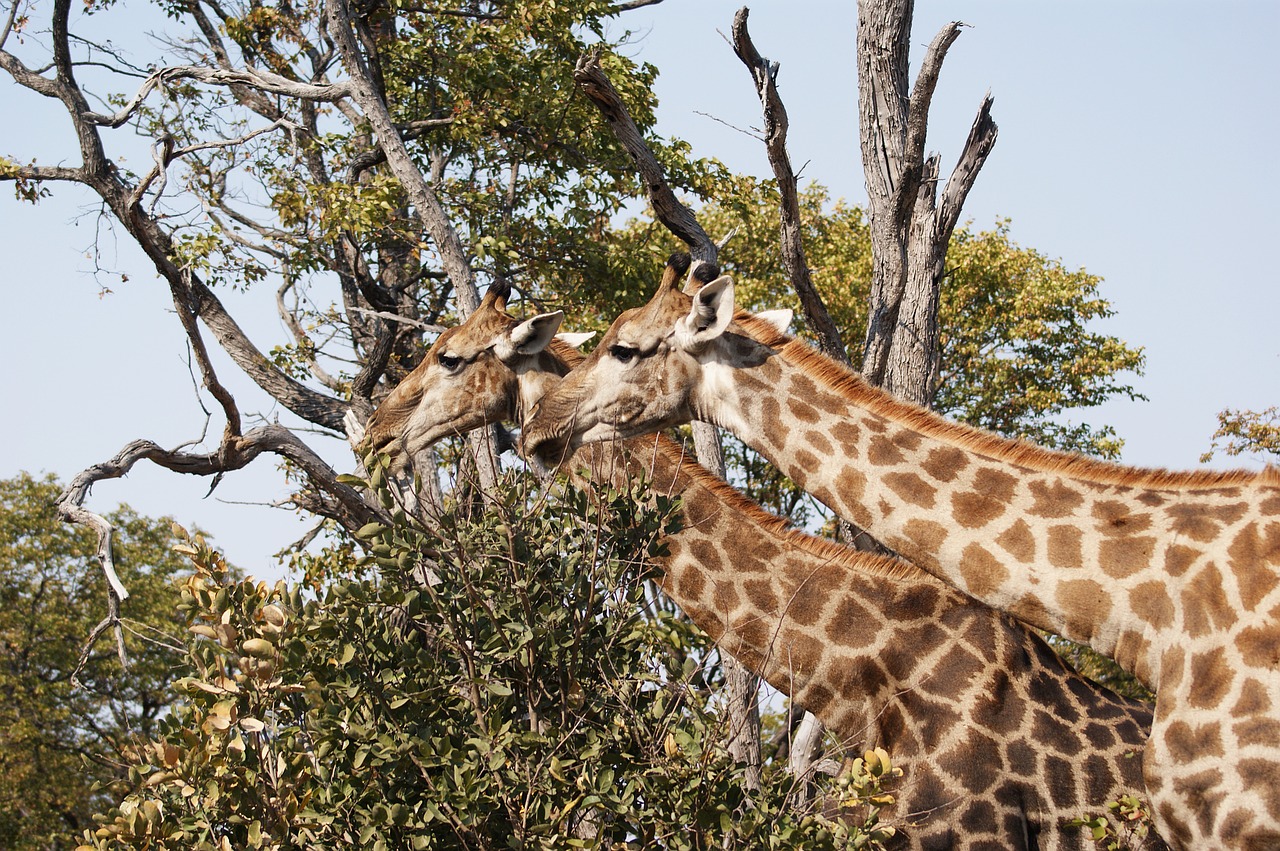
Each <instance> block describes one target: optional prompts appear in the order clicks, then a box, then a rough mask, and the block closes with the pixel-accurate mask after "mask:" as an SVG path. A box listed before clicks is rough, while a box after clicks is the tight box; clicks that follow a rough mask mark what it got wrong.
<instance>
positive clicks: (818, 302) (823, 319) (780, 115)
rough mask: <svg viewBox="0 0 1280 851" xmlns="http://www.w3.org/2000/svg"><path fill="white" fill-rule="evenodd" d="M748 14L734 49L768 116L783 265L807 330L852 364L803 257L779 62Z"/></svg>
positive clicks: (742, 16)
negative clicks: (756, 38) (755, 35)
mask: <svg viewBox="0 0 1280 851" xmlns="http://www.w3.org/2000/svg"><path fill="white" fill-rule="evenodd" d="M749 14H750V12H749V10H748V9H747V8H746V7H745V6H744V7H743V8H741V9H739V10H738V13H737V14H736V15H735V16H734V18H733V49H734V52H736V53H737V54H738V58H739V59H741V60H742V64H744V65H746V66H747V70H748V71H750V72H751V78H752V80H754V81H755V84H756V93H757V94H758V95H759V96H760V106H761V108H762V110H763V113H764V143H765V150H766V151H767V152H768V155H769V164H770V165H771V166H773V174H774V177H775V178H776V179H777V182H778V194H779V201H780V211H779V212H780V218H781V225H780V238H781V245H782V264H783V267H784V268H785V269H786V270H787V276H788V277H789V278H790V279H791V285H792V286H793V287H794V288H795V291H796V295H798V296H799V297H800V307H801V309H802V310H803V311H804V316H805V319H806V320H807V321H808V323H809V328H810V329H811V330H812V331H813V333H814V336H816V337H817V340H818V345H819V347H820V348H821V349H822V351H823V352H825V353H826V354H827V355H828V356H829V357H833V358H835V359H836V360H838V361H841V362H843V363H846V364H847V363H849V353H848V352H847V351H846V350H845V346H844V340H843V339H842V337H841V335H840V329H839V328H838V327H837V326H836V323H835V322H834V321H832V319H831V314H830V313H828V312H827V306H826V305H825V304H823V302H822V296H821V294H819V292H818V290H817V288H816V287H814V285H813V278H812V277H811V276H810V274H809V264H808V262H807V260H806V259H805V253H804V242H803V240H802V238H801V234H802V230H801V229H802V223H801V221H800V200H799V196H798V193H797V186H796V183H797V181H796V175H795V171H794V170H793V169H792V168H791V157H790V156H788V154H787V127H788V122H787V109H786V107H785V106H784V105H783V103H782V98H781V96H779V94H778V85H777V82H778V80H777V75H778V67H779V66H778V63H776V62H769V61H768V60H766V59H765V58H764V57H763V56H761V55H760V52H759V51H758V50H756V46H755V44H753V43H752V41H751V34H750V33H749V32H748V31H747V16H748V15H749Z"/></svg>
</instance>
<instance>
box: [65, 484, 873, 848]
mask: <svg viewBox="0 0 1280 851" xmlns="http://www.w3.org/2000/svg"><path fill="white" fill-rule="evenodd" d="M377 469H378V468H377V466H376V465H375V470H377ZM376 478H378V479H381V476H376ZM496 497H497V499H495V500H493V501H492V502H491V504H490V505H489V507H488V510H487V511H485V512H482V513H480V516H478V517H473V516H468V515H469V514H470V513H472V512H470V511H469V510H468V511H459V510H446V513H445V515H444V516H442V517H440V518H439V520H438V530H437V531H428V530H426V529H424V528H422V527H421V526H419V525H417V524H415V523H413V522H412V521H410V520H407V519H405V518H404V517H403V514H400V515H398V517H397V521H396V522H395V524H394V525H393V526H382V525H380V524H371V525H370V526H367V527H365V529H363V530H361V535H362V536H363V538H364V540H363V543H364V545H365V547H366V552H367V553H368V554H367V555H365V556H363V557H361V558H358V559H357V558H353V557H352V556H351V555H350V550H348V549H342V548H339V549H335V550H333V551H332V553H331V554H330V555H331V557H332V562H331V563H330V564H329V565H328V575H329V576H330V577H332V578H331V580H330V581H329V583H328V585H327V588H326V589H325V590H324V591H323V593H320V594H319V595H317V596H314V597H311V596H309V595H305V594H304V593H303V592H302V591H301V590H300V589H299V588H298V587H289V586H287V585H285V584H283V583H280V584H277V585H276V586H275V587H268V586H266V585H265V584H264V583H260V582H254V581H252V580H243V581H234V580H233V579H231V578H230V577H229V576H228V575H227V573H226V567H225V564H224V563H223V561H222V558H221V556H220V555H219V554H218V553H217V552H216V551H214V550H212V549H211V548H210V547H208V546H207V544H205V542H203V541H202V540H201V539H199V538H194V539H191V540H190V541H189V542H188V543H187V544H185V545H183V548H184V551H185V552H187V554H188V555H189V556H190V557H191V559H192V562H193V564H194V565H195V574H194V575H193V576H192V577H191V579H190V580H189V581H188V582H187V583H186V586H185V588H184V589H183V593H182V599H183V603H182V605H183V607H184V610H185V612H186V614H187V616H188V617H189V618H190V621H191V639H190V641H189V643H188V653H189V656H190V662H191V665H192V667H193V669H194V670H195V672H196V674H195V675H194V676H191V677H187V678H184V679H183V680H181V681H180V682H179V683H178V684H177V685H178V688H179V690H180V691H181V692H182V694H183V696H184V701H183V703H182V705H181V706H180V707H179V708H178V709H177V710H176V711H175V712H174V713H173V715H172V716H171V717H170V719H169V721H168V724H167V727H166V729H165V730H164V733H163V735H162V736H161V737H160V739H159V740H158V741H156V742H155V743H154V744H153V745H152V746H150V747H148V748H144V749H141V750H140V751H139V753H138V754H137V765H135V766H134V767H133V769H132V771H131V779H132V780H133V781H134V784H135V785H134V788H133V791H132V792H131V793H130V794H129V795H128V796H127V797H126V798H125V799H124V800H122V801H121V802H120V804H119V806H118V807H117V808H115V809H113V810H112V811H111V812H109V813H107V814H106V815H104V816H101V817H100V819H101V826H100V827H99V828H98V829H97V830H96V831H89V832H86V834H85V842H86V844H87V845H88V847H94V848H99V849H110V848H148V849H184V851H186V849H193V848H194V849H224V848H226V849H230V848H234V849H245V848H275V849H284V848H309V849H325V848H335V849H336V848H343V849H346V848H352V847H357V848H373V849H383V848H389V849H401V848H413V849H436V848H512V849H533V848H539V849H541V848H574V847H588V848H625V847H645V848H670V849H712V848H716V849H721V848H726V847H729V848H762V847H769V848H788V847H799V846H801V845H803V847H806V848H823V847H827V848H835V847H848V846H851V845H852V844H853V843H854V840H855V837H857V836H860V835H861V834H860V833H859V831H858V830H856V829H850V828H848V827H845V826H838V825H835V824H833V823H832V822H829V821H827V820H826V819H824V818H822V817H820V816H817V815H814V814H809V813H804V812H797V811H795V810H794V809H793V808H792V807H791V806H790V805H789V804H790V801H791V798H790V793H791V784H792V782H793V781H792V779H791V778H790V777H789V776H788V775H786V773H785V772H784V771H782V770H772V769H770V770H767V771H766V773H765V774H766V776H765V781H764V784H763V788H761V789H759V790H755V791H751V792H748V791H747V790H746V789H745V787H744V785H743V780H742V776H743V775H742V772H741V770H740V768H739V766H737V765H736V764H735V763H734V762H733V761H732V760H731V759H730V757H729V755H728V752H727V750H726V746H725V742H726V730H725V729H724V726H723V723H722V721H721V720H720V719H719V718H718V717H717V716H716V715H714V714H713V713H712V712H711V711H710V710H709V709H708V706H709V703H710V702H709V701H708V692H707V688H706V687H707V683H705V682H704V681H703V678H702V674H703V670H702V669H701V668H700V667H699V666H698V665H696V664H693V663H690V662H689V661H688V660H689V659H691V658H693V659H697V658H699V657H701V656H705V655H706V654H707V653H708V652H709V651H710V648H709V646H708V645H707V642H706V639H705V637H704V636H703V635H702V634H701V633H700V632H699V631H697V630H696V629H694V628H692V627H691V626H689V625H688V624H687V623H685V622H683V621H682V620H681V619H678V618H674V617H671V616H669V615H666V614H663V613H662V611H661V608H660V607H653V606H651V605H649V603H650V599H649V595H650V593H651V592H650V591H648V590H647V588H649V587H650V586H649V585H647V584H646V583H645V582H644V581H643V578H644V576H645V571H646V570H647V569H648V568H647V566H646V563H647V560H646V557H647V556H649V555H651V554H653V553H655V552H656V550H657V549H658V548H659V547H661V546H662V544H661V540H660V539H661V536H662V534H663V533H664V532H665V531H667V530H670V529H671V528H672V524H673V522H674V521H673V505H672V504H670V503H669V502H668V503H660V504H658V505H657V506H656V507H650V506H649V504H648V502H647V501H645V500H642V499H638V498H637V494H615V493H611V494H605V495H602V496H599V497H596V496H593V495H589V494H586V493H583V492H580V491H577V490H568V491H567V492H565V493H563V494H550V493H546V492H542V491H538V490H532V489H530V486H529V485H528V484H527V479H525V478H523V477H521V478H520V479H519V480H506V481H504V482H503V484H502V486H501V493H500V494H497V495H496ZM313 567H314V566H313ZM313 572H314V571H313ZM691 648H692V650H693V652H692V654H691V653H690V652H689V651H690V649H691ZM855 817H856V812H855ZM867 838H868V837H866V836H863V837H862V839H861V840H858V844H857V847H874V846H868V845H866V844H865V843H866V841H867Z"/></svg>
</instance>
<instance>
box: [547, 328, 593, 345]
mask: <svg viewBox="0 0 1280 851" xmlns="http://www.w3.org/2000/svg"><path fill="white" fill-rule="evenodd" d="M595 335H596V332H595V331H561V332H560V333H559V334H556V339H557V340H559V341H560V342H562V343H568V344H569V345H571V346H573V347H574V348H575V349H580V348H582V344H583V343H585V342H587V340H590V339H591V338H592V337H594V336H595Z"/></svg>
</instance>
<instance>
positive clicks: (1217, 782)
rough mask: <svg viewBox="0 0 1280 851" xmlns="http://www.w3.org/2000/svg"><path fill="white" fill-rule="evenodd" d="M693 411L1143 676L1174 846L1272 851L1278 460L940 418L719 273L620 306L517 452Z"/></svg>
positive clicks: (1162, 807) (993, 600)
mask: <svg viewBox="0 0 1280 851" xmlns="http://www.w3.org/2000/svg"><path fill="white" fill-rule="evenodd" d="M704 293H705V294H704ZM713 313H714V314H715V318H712V317H711V314H713ZM726 316H729V317H732V320H731V321H726V320H725V317H726ZM715 329H723V330H722V331H720V332H719V333H714V331H715ZM692 419H698V420H703V421H706V422H711V423H714V424H716V425H719V426H722V427H724V428H727V429H729V430H730V431H732V432H733V433H734V434H736V435H737V436H738V437H739V438H740V439H742V440H743V441H744V442H746V443H747V444H748V445H750V446H751V447H752V448H753V449H755V450H756V451H758V452H760V453H761V454H762V455H764V456H765V457H766V458H768V459H769V460H770V461H771V462H772V463H774V464H775V465H776V466H778V467H779V469H781V470H782V471H783V472H784V473H785V474H786V475H788V476H789V477H790V478H791V479H792V480H793V481H795V482H796V483H797V484H798V485H800V486H801V487H802V488H804V489H805V490H807V491H808V492H809V493H811V494H812V495H813V496H815V497H816V498H817V499H819V500H820V501H822V502H824V503H825V504H827V505H828V506H830V507H831V508H832V509H833V510H835V511H836V512H837V513H838V514H840V515H841V516H843V517H845V518H846V519H848V520H850V521H852V522H854V523H856V524H857V525H859V526H861V527H862V528H864V529H867V530H868V531H870V532H871V533H872V534H873V535H875V536H876V537H877V538H879V539H880V540H881V541H883V542H884V543H886V544H888V545H889V546H890V547H892V548H893V549H894V550H895V551H897V552H898V553H900V554H902V555H903V556H905V557H906V558H907V559H909V560H910V561H912V562H913V563H915V564H917V565H919V566H921V567H922V568H924V569H925V570H927V571H929V572H930V573H932V574H934V575H936V576H938V577H940V578H941V579H943V580H945V581H946V582H948V583H949V584H951V585H953V586H955V587H957V588H959V589H961V590H963V591H965V592H966V593H968V594H971V595H972V596H973V597H975V598H976V599H978V600H981V601H983V602H985V603H987V604H989V605H991V606H993V607H995V608H997V609H1000V610H1002V611H1006V612H1009V613H1011V614H1013V615H1015V616H1016V617H1018V618H1020V619H1021V620H1023V621H1025V622H1027V623H1030V624H1032V625H1034V626H1037V627H1041V628H1044V629H1047V630H1050V631H1052V632H1056V633H1058V634H1061V635H1066V636H1067V637H1069V638H1072V639H1074V640H1076V641H1080V642H1082V643H1085V644H1088V645H1090V646H1092V647H1093V648H1095V649H1096V650H1098V651H1100V652H1102V653H1104V654H1107V655H1109V656H1112V657H1113V658H1115V659H1116V661H1117V662H1118V663H1119V664H1120V665H1121V666H1122V667H1124V668H1125V669H1126V670H1128V671H1130V672H1132V673H1134V674H1135V675H1137V676H1138V677H1139V678H1140V679H1142V680H1143V681H1144V682H1146V683H1147V684H1148V685H1149V686H1151V687H1152V688H1153V689H1155V690H1156V691H1157V703H1156V718H1155V727H1154V729H1153V733H1152V737H1151V741H1150V743H1149V744H1148V747H1147V749H1146V753H1145V755H1144V771H1145V776H1146V781H1147V786H1148V789H1149V791H1150V794H1151V798H1152V803H1153V806H1154V808H1155V814H1156V817H1157V821H1158V823H1159V824H1160V825H1161V830H1162V833H1164V834H1165V838H1166V839H1168V840H1169V841H1170V842H1171V843H1172V844H1174V845H1177V846H1179V847H1184V848H1192V847H1194V848H1197V849H1203V848H1232V849H1245V848H1255V847H1258V848H1261V847H1268V848H1276V847H1280V472H1277V471H1276V470H1274V469H1271V470H1268V471H1265V472H1263V473H1260V474H1253V473H1244V472H1235V473H1204V472H1195V473H1168V472H1164V471H1149V470H1136V469H1131V468H1125V467H1121V466H1118V465H1112V464H1106V463H1103V462H1099V461H1095V460H1091V459H1087V458H1084V457H1081V456H1075V455H1068V454H1064V453H1058V452H1052V451H1049V450H1045V449H1041V448H1038V447H1035V446H1032V445H1030V444H1026V443H1019V442H1015V441H1010V440H1005V439H1003V438H1001V437H998V436H996V435H993V434H990V433H987V432H984V431H981V430H978V429H974V428H971V427H968V426H965V425H962V424H958V423H954V422H950V421H947V420H945V419H943V418H942V417H939V416H937V415H935V414H933V413H931V412H929V411H926V410H924V409H921V408H918V407H916V406H913V405H908V404H906V403H903V402H901V401H899V400H896V399H894V398H893V397H891V396H890V395H888V394H887V393H884V392H883V391H880V390H878V389H876V388H874V387H871V386H870V385H868V384H867V383H866V382H865V381H863V380H862V379H861V377H860V376H858V375H857V374H856V373H854V372H852V371H850V370H848V369H846V368H845V367H843V366H842V365H840V364H837V363H835V362H834V361H832V360H830V359H829V358H826V357H824V356H823V355H821V354H819V353H818V352H816V351H814V350H813V349H812V348H811V347H809V346H807V345H806V344H804V343H803V342H800V341H797V340H794V339H792V338H789V337H787V336H786V335H785V334H782V333H779V332H778V331H777V330H776V329H775V328H773V327H771V326H770V325H769V324H768V323H764V322H760V321H759V320H757V319H755V318H753V317H751V316H750V315H749V314H745V313H735V312H734V305H733V289H732V285H731V284H729V283H726V282H724V281H715V282H713V283H712V284H709V285H707V287H705V288H704V289H703V290H700V291H698V292H695V293H694V294H692V295H690V294H688V293H686V292H682V291H681V289H680V288H679V287H678V286H672V285H670V284H669V283H668V282H665V281H664V284H663V285H661V286H660V287H659V289H658V292H657V293H656V294H655V296H654V297H653V298H652V299H651V300H650V301H649V302H648V303H647V304H646V305H645V306H643V307H641V308H637V309H635V310H630V311H627V312H625V313H623V314H622V315H621V316H619V317H618V319H617V320H616V321H615V322H614V323H613V325H612V326H611V327H610V328H609V330H608V332H607V333H606V334H605V336H604V338H603V339H602V340H601V343H600V346H599V347H598V348H597V349H596V351H595V352H593V353H592V355H591V356H590V357H588V358H587V359H586V360H585V362H583V363H582V364H581V365H580V366H578V367H577V368H575V369H574V370H573V371H572V372H571V373H570V374H569V375H568V376H567V377H566V378H565V379H564V380H563V381H562V382H560V383H559V384H558V385H556V386H555V387H554V388H553V389H552V390H551V391H550V392H549V393H548V394H547V395H545V396H544V397H543V398H542V399H541V401H540V402H539V405H538V409H537V411H536V412H535V414H534V416H533V417H532V419H531V421H530V422H529V423H528V427H527V429H526V432H525V437H524V439H525V449H526V451H527V452H533V453H535V454H538V455H540V456H543V457H556V456H558V455H560V454H562V453H563V452H565V451H567V450H568V449H572V448H576V447H578V446H580V445H582V444H583V443H584V442H586V441H592V440H607V439H612V438H629V437H634V436H637V435H641V434H645V433H648V432H651V431H655V430H659V429H662V428H666V427H668V426H673V425H678V424H680V423H684V422H688V421H689V420H692Z"/></svg>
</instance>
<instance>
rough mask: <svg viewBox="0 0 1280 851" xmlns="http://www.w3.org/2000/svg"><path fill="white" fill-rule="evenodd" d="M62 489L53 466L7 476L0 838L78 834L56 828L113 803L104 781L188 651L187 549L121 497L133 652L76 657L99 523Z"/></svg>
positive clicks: (115, 774)
mask: <svg viewBox="0 0 1280 851" xmlns="http://www.w3.org/2000/svg"><path fill="white" fill-rule="evenodd" d="M60 490H61V487H60V486H59V484H58V482H57V480H55V479H54V478H53V477H45V478H42V479H40V478H35V477H33V476H30V475H28V474H26V473H22V474H19V475H18V476H16V477H14V478H11V479H5V480H3V481H0V603H2V605H0V694H3V695H4V696H5V699H4V701H3V703H0V846H3V847H5V848H9V849H14V851H21V850H22V849H47V848H57V847H69V846H66V845H63V844H59V842H60V838H61V837H65V836H67V835H68V834H70V833H73V832H76V831H78V830H81V829H83V828H84V827H85V826H86V825H89V824H92V820H91V816H92V814H93V813H94V812H96V811H97V810H98V809H99V808H102V807H104V806H109V805H110V802H111V800H112V799H111V795H110V794H109V793H107V792H106V791H105V790H104V789H103V787H104V786H106V785H107V784H109V783H111V782H113V781H115V780H117V779H119V778H120V776H121V775H122V772H123V769H122V765H123V763H124V762H126V761H127V755H128V753H129V749H130V747H131V746H132V743H133V742H135V741H136V740H137V738H138V737H142V738H146V737H149V736H152V735H154V734H155V732H156V730H157V728H158V725H159V721H160V719H161V717H162V716H163V714H164V711H165V709H166V708H167V707H168V705H169V702H170V693H169V682H170V681H171V679H172V677H173V670H174V667H175V666H176V665H177V664H178V663H179V661H180V658H181V655H180V652H179V651H178V649H177V647H176V646H175V643H176V639H175V638H174V636H175V635H176V634H178V633H180V632H181V630H182V629H183V627H182V624H181V622H180V620H179V619H178V618H177V616H176V614H175V612H174V605H175V604H176V603H177V599H178V592H177V588H176V587H175V585H174V577H175V576H176V575H177V573H178V572H179V571H181V570H183V568H184V567H185V561H184V560H183V559H181V558H180V557H178V556H177V555H175V554H174V553H173V552H172V551H171V549H170V546H171V544H172V543H173V541H174V540H175V538H174V535H173V532H172V531H171V530H170V523H169V521H167V520H150V519H147V518H143V517H140V516H138V515H137V514H135V513H134V512H133V511H131V510H130V509H129V508H128V507H121V508H120V509H118V510H117V511H115V512H113V513H112V515H111V517H110V520H111V521H112V522H113V523H114V524H115V525H116V528H117V530H118V535H117V538H116V551H117V553H118V555H119V557H120V560H121V563H122V564H123V565H124V567H123V568H122V570H121V578H122V579H124V580H125V581H126V582H128V583H129V587H130V589H132V593H131V594H130V596H129V598H128V599H127V600H126V601H124V603H123V612H122V614H123V617H124V618H125V620H124V626H125V627H126V637H125V646H126V649H127V650H128V653H129V657H130V664H129V667H128V669H127V670H125V669H122V668H121V666H120V661H119V659H118V658H117V656H116V654H115V653H114V652H111V649H110V647H109V646H107V645H100V646H99V647H97V648H94V649H93V652H92V653H90V654H89V655H88V657H87V658H85V659H84V663H83V667H80V650H81V647H82V646H83V645H84V642H85V639H86V637H87V636H88V635H89V633H90V632H91V631H92V630H93V628H94V625H95V623H96V622H97V621H98V620H99V618H100V617H101V609H102V599H103V598H104V596H105V594H106V582H105V580H104V578H103V575H102V571H101V570H100V569H99V567H98V565H97V563H96V560H95V559H94V551H95V545H94V540H93V535H92V533H90V532H89V531H88V530H87V529H82V528H79V527H72V526H68V525H66V524H64V523H62V522H61V521H60V520H59V519H58V517H57V513H56V512H55V511H54V509H53V500H54V499H55V498H56V497H57V495H58V493H59V491H60ZM77 670H78V673H76V672H77ZM73 673H75V674H76V680H77V681H78V684H77V682H73V680H72V675H73Z"/></svg>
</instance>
